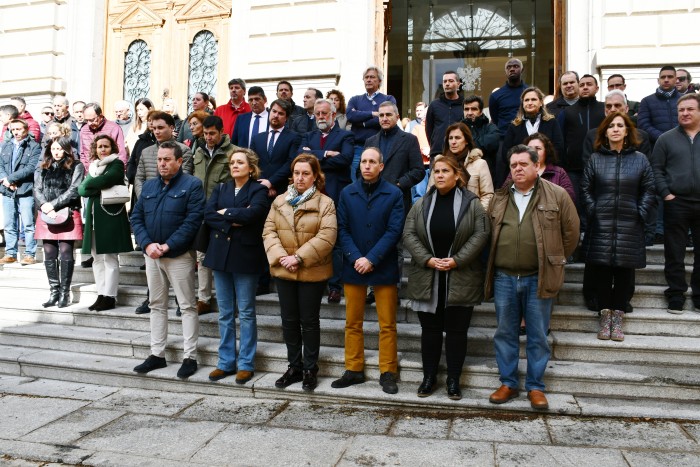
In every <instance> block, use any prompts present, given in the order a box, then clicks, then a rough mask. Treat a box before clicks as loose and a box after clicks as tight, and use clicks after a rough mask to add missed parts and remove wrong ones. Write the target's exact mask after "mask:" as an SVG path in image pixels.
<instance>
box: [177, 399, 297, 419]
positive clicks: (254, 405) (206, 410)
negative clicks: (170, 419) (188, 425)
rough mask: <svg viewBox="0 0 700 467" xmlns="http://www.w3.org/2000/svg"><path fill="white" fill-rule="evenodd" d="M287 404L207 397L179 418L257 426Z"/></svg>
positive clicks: (274, 401) (260, 400)
mask: <svg viewBox="0 0 700 467" xmlns="http://www.w3.org/2000/svg"><path fill="white" fill-rule="evenodd" d="M285 404H286V402H284V401H279V400H272V399H253V398H244V397H221V396H205V397H204V398H203V399H202V400H200V401H197V402H196V403H194V404H193V405H192V406H190V407H188V408H187V409H185V410H184V411H183V412H182V413H181V414H180V415H179V417H180V418H188V419H198V420H209V421H214V422H224V423H240V424H245V425H257V424H262V423H265V422H267V421H268V420H270V419H271V418H272V417H273V416H274V415H275V413H276V412H277V411H278V410H279V409H280V408H281V407H282V406H284V405H285Z"/></svg>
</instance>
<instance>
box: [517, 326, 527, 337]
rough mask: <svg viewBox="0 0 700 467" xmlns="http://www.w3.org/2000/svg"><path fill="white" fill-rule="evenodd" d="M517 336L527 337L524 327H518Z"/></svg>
mask: <svg viewBox="0 0 700 467" xmlns="http://www.w3.org/2000/svg"><path fill="white" fill-rule="evenodd" d="M518 335H519V336H527V328H526V327H525V326H520V330H519V331H518Z"/></svg>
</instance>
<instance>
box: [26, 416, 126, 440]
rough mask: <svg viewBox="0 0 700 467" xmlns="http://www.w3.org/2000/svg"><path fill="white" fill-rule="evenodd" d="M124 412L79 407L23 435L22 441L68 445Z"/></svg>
mask: <svg viewBox="0 0 700 467" xmlns="http://www.w3.org/2000/svg"><path fill="white" fill-rule="evenodd" d="M125 413H126V412H123V411H114V410H99V409H88V408H85V409H81V410H76V411H75V412H72V413H69V414H68V415H66V416H65V417H63V418H59V419H58V420H55V421H53V422H51V423H49V424H48V425H44V426H42V427H41V428H39V429H38V430H34V431H32V432H31V433H29V434H27V435H25V436H23V437H22V438H21V440H22V441H34V442H37V443H47V444H57V445H70V444H73V443H74V442H75V441H77V440H79V439H80V438H82V437H83V436H85V435H87V434H89V433H91V432H93V431H95V430H97V429H99V428H100V427H102V426H104V425H106V424H107V423H109V422H111V421H113V420H116V419H117V418H119V417H121V416H122V415H124V414H125Z"/></svg>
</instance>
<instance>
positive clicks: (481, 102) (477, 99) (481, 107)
mask: <svg viewBox="0 0 700 467" xmlns="http://www.w3.org/2000/svg"><path fill="white" fill-rule="evenodd" d="M472 102H477V103H478V104H479V110H484V100H483V99H482V98H481V97H479V96H476V95H474V94H472V95H471V96H467V97H465V98H464V104H471V103H472Z"/></svg>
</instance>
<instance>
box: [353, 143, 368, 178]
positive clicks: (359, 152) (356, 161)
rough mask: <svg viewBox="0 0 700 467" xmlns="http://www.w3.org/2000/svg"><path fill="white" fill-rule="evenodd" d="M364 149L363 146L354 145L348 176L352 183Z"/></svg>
mask: <svg viewBox="0 0 700 467" xmlns="http://www.w3.org/2000/svg"><path fill="white" fill-rule="evenodd" d="M364 150H365V147H364V146H355V151H354V152H353V155H352V165H351V166H350V178H351V179H352V183H355V180H357V169H359V168H360V157H361V156H362V151H364Z"/></svg>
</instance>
